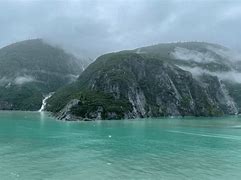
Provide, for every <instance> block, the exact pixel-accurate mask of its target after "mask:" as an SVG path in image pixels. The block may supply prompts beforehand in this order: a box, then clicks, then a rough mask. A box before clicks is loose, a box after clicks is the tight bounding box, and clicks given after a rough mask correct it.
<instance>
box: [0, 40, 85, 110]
mask: <svg viewBox="0 0 241 180" xmlns="http://www.w3.org/2000/svg"><path fill="white" fill-rule="evenodd" d="M79 62H80V61H79V60H78V59H76V58H75V57H74V56H72V55H70V54H67V53H66V52H64V51H63V50H62V49H59V48H57V47H53V46H51V45H48V44H47V43H45V42H44V41H43V40H41V39H34V40H27V41H22V42H18V43H15V44H11V45H9V46H7V47H4V48H2V49H0V109H2V110H38V109H40V107H41V103H42V99H43V98H44V96H45V95H47V94H48V93H50V92H53V91H56V89H58V88H59V87H61V86H63V85H66V84H68V83H70V82H72V81H73V80H75V79H76V78H77V76H78V75H79V74H80V73H81V71H82V67H81V64H80V63H79Z"/></svg>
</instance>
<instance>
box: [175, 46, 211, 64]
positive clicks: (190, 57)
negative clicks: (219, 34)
mask: <svg viewBox="0 0 241 180" xmlns="http://www.w3.org/2000/svg"><path fill="white" fill-rule="evenodd" d="M171 55H172V56H173V57H174V58H175V59H179V60H184V61H195V62H198V63H207V62H213V61H215V59H214V58H213V56H212V54H211V53H210V52H205V53H202V52H199V51H195V50H190V49H186V48H182V47H176V48H175V49H174V52H172V54H171Z"/></svg>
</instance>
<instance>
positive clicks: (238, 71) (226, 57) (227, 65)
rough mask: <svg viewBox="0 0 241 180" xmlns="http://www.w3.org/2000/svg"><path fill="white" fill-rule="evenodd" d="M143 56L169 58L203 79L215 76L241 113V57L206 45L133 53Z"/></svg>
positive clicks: (167, 46)
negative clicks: (203, 77) (204, 76)
mask: <svg viewBox="0 0 241 180" xmlns="http://www.w3.org/2000/svg"><path fill="white" fill-rule="evenodd" d="M132 52H136V53H138V54H140V55H141V56H144V57H155V58H158V59H166V61H168V62H169V63H172V64H175V65H177V66H178V67H180V68H181V69H183V70H186V71H189V72H191V73H192V75H193V77H195V78H198V79H200V77H202V76H203V75H204V74H206V76H207V75H209V76H216V77H217V78H218V79H219V81H220V82H221V84H222V87H223V88H224V92H225V94H226V99H227V100H228V102H229V103H231V104H233V106H236V108H237V109H238V111H241V98H240V95H239V94H240V90H241V54H240V53H238V52H235V51H232V50H230V49H228V48H226V47H223V46H220V45H217V44H211V43H205V42H184V43H167V44H158V45H154V46H148V47H143V48H138V49H135V50H133V51H132Z"/></svg>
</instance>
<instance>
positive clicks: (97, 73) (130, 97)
mask: <svg viewBox="0 0 241 180" xmlns="http://www.w3.org/2000/svg"><path fill="white" fill-rule="evenodd" d="M70 94H71V96H72V97H73V96H74V97H75V100H74V102H75V103H73V100H71V98H65V101H66V102H63V107H61V106H60V107H58V108H56V104H57V102H58V101H59V98H61V97H62V96H65V97H71V96H70ZM66 104H67V105H66ZM48 110H49V111H52V112H63V111H64V112H66V110H67V112H68V115H72V116H75V117H78V118H79V119H85V118H88V119H123V118H138V117H141V118H143V117H159V116H186V115H194V116H218V115H223V114H235V113H237V107H236V103H235V102H234V101H233V99H232V98H231V97H230V96H229V93H228V92H227V89H226V88H225V85H224V84H223V83H222V82H221V81H220V80H219V79H218V78H217V77H215V76H210V75H203V76H200V77H199V78H196V77H193V75H192V74H191V73H190V72H187V71H184V70H182V69H181V68H179V67H177V66H175V65H173V64H171V63H167V62H166V61H162V60H161V59H155V58H150V57H145V56H141V55H139V54H136V53H132V52H120V53H112V54H107V55H103V56H101V57H99V58H98V59H97V60H96V61H95V62H94V63H93V64H91V65H90V66H89V67H88V68H87V69H86V70H85V71H84V72H83V73H82V74H81V76H80V77H79V79H78V80H77V82H76V83H75V84H73V85H72V86H71V87H68V88H66V89H63V90H62V91H61V92H59V94H58V93H57V94H55V95H54V97H53V98H52V99H50V101H49V104H48ZM62 114H64V115H63V116H61V117H63V118H66V116H67V117H68V115H66V113H62Z"/></svg>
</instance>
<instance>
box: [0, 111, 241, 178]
mask: <svg viewBox="0 0 241 180" xmlns="http://www.w3.org/2000/svg"><path fill="white" fill-rule="evenodd" d="M0 179H1V180H15V179H21V180H43V179H44V180H80V179H86V180H87V179H88V180H89V179H103V180H108V179H123V180H127V179H138V180H139V179H145V180H146V179H165V180H169V179H170V180H172V179H178V180H182V179H192V180H196V179H200V180H204V179H205V180H208V179H212V180H213V179H217V180H227V179H228V180H232V179H235V180H236V179H237V180H239V179H241V117H238V116H232V117H231V116H230V117H222V118H192V117H189V118H160V119H146V120H123V121H96V122H62V121H57V120H55V119H53V118H51V117H49V116H48V114H46V113H44V112H42V113H39V112H34V113H31V112H0Z"/></svg>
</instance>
